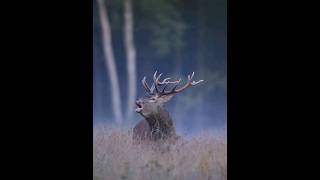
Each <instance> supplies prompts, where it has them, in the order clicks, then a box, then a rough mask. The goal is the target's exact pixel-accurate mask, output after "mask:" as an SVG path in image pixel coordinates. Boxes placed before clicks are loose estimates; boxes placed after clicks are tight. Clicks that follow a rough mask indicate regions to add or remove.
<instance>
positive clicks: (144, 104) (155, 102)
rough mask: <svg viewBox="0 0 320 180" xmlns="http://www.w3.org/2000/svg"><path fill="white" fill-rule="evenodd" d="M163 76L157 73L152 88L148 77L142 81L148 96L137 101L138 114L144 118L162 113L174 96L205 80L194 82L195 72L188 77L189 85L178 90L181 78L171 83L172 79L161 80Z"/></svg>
mask: <svg viewBox="0 0 320 180" xmlns="http://www.w3.org/2000/svg"><path fill="white" fill-rule="evenodd" d="M161 75H162V74H159V75H157V71H156V72H155V73H154V75H153V84H152V86H151V87H150V86H149V85H148V83H147V82H146V77H144V78H143V79H142V85H143V87H144V89H145V91H146V94H145V96H144V97H143V98H140V99H139V100H137V101H136V105H137V108H136V112H137V113H139V114H141V115H142V116H143V117H145V118H146V119H147V118H151V117H154V116H156V115H158V114H159V113H160V110H161V109H163V107H164V104H165V103H166V102H168V101H169V100H170V99H171V98H172V97H173V96H174V95H176V94H178V93H180V92H182V91H184V90H185V89H187V88H189V87H191V86H195V85H197V84H199V83H200V82H203V80H199V81H192V79H193V76H194V72H193V73H192V74H191V75H188V81H187V83H186V84H185V85H184V86H182V87H181V88H178V89H177V87H178V85H179V83H180V82H181V78H180V79H179V80H177V81H170V79H171V78H165V79H163V80H162V81H161V80H160V77H161ZM169 85H173V88H171V90H168V89H169V88H168V86H169Z"/></svg>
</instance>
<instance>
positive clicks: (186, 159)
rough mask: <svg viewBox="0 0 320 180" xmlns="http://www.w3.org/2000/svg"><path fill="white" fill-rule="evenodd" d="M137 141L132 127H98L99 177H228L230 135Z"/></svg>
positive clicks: (194, 179) (96, 166) (140, 179)
mask: <svg viewBox="0 0 320 180" xmlns="http://www.w3.org/2000/svg"><path fill="white" fill-rule="evenodd" d="M156 147H157V148H156V149H155V146H152V145H148V146H144V145H135V144H133V142H132V131H131V130H123V129H122V130H120V129H113V128H108V127H102V126H99V127H95V128H94V141H93V179H95V180H118V179H119V180H124V179H133V180H180V179H181V180H209V179H210V180H226V179H227V135H226V133H224V134H221V135H219V136H217V135H213V134H212V133H210V132H204V133H200V134H198V135H196V136H194V137H191V138H189V139H187V140H183V141H179V142H177V143H176V144H174V145H168V144H164V145H162V146H161V148H160V147H159V146H156Z"/></svg>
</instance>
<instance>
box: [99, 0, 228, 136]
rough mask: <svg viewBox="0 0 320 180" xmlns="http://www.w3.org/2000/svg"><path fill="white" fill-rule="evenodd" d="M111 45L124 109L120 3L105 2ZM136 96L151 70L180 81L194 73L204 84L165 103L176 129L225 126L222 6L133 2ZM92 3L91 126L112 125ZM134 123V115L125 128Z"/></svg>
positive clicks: (209, 0)
mask: <svg viewBox="0 0 320 180" xmlns="http://www.w3.org/2000/svg"><path fill="white" fill-rule="evenodd" d="M105 2H106V6H107V8H108V15H109V19H110V25H111V30H112V40H113V41H112V43H113V44H112V45H113V49H114V54H115V58H116V66H117V70H118V76H119V82H120V89H121V91H120V93H121V97H122V100H121V101H122V102H123V103H122V106H123V108H126V104H125V103H126V98H127V97H126V96H127V89H128V87H127V81H128V80H127V74H126V66H127V63H126V54H125V47H124V44H123V38H124V37H123V23H124V22H123V10H124V9H123V6H122V4H123V1H122V0H106V1H105ZM132 2H133V14H134V44H135V48H136V53H137V56H136V61H137V63H136V65H137V72H136V73H137V87H136V88H137V93H138V94H137V96H138V97H139V96H142V95H143V94H144V91H143V88H142V86H141V83H140V82H141V79H142V78H143V76H147V80H148V79H149V80H151V78H152V75H153V73H154V71H155V70H158V72H161V73H164V76H172V77H176V78H178V77H182V78H183V80H186V78H187V75H188V74H190V73H192V72H193V71H194V72H195V79H196V80H197V79H204V80H205V83H204V84H202V85H201V86H199V87H194V88H190V89H189V90H187V91H185V92H184V93H182V94H179V95H177V96H176V97H174V99H173V100H172V102H170V104H168V109H169V111H170V112H171V114H172V116H173V118H174V120H175V123H176V124H177V128H178V129H180V130H181V131H184V130H188V129H190V130H195V131H197V130H199V129H201V128H203V127H208V128H210V127H221V125H225V124H226V118H227V117H226V99H227V97H226V88H227V87H226V78H227V77H226V74H227V68H226V67H227V1H226V0H133V1H132ZM97 6H98V5H97V2H96V1H93V65H94V67H93V68H94V69H93V71H94V84H93V85H94V86H93V90H94V94H93V97H94V105H93V110H94V121H95V123H97V122H106V123H113V122H114V120H113V114H112V108H111V92H110V83H109V77H108V73H107V69H106V66H105V61H104V58H105V57H104V55H103V45H102V37H101V36H102V35H101V26H100V21H99V14H98V9H97ZM139 119H140V117H139V115H137V114H135V115H134V116H133V117H132V119H131V120H127V121H126V123H125V124H126V125H131V124H132V123H136V122H137V121H138V120H139Z"/></svg>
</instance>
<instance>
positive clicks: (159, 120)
mask: <svg viewBox="0 0 320 180" xmlns="http://www.w3.org/2000/svg"><path fill="white" fill-rule="evenodd" d="M146 120H147V122H148V123H149V126H150V128H151V131H152V133H155V134H158V135H157V136H161V137H164V136H165V137H170V136H172V135H175V129H174V127H173V121H172V119H171V116H170V114H169V112H168V111H167V110H166V109H165V108H164V107H159V108H158V111H157V113H156V114H153V115H152V116H150V117H149V118H146Z"/></svg>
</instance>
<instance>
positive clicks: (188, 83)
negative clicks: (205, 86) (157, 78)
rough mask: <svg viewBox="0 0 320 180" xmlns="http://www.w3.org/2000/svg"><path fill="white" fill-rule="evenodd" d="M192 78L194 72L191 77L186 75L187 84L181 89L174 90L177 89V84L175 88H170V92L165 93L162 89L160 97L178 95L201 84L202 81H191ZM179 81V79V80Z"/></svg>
mask: <svg viewBox="0 0 320 180" xmlns="http://www.w3.org/2000/svg"><path fill="white" fill-rule="evenodd" d="M193 76H194V72H193V73H192V74H191V76H190V75H188V81H187V83H186V84H185V85H184V86H183V87H181V88H179V89H176V88H177V87H178V84H177V85H175V86H174V87H173V88H172V90H171V91H168V92H166V91H165V90H164V89H163V91H162V95H170V94H175V93H179V92H182V91H183V90H185V89H187V88H188V87H191V86H195V85H197V84H199V83H201V82H203V80H199V81H192V78H193ZM180 80H181V79H180ZM180 80H179V81H178V82H180Z"/></svg>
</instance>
